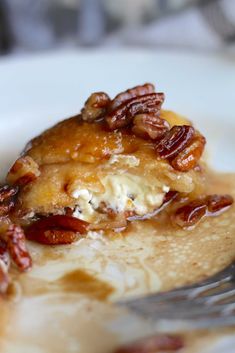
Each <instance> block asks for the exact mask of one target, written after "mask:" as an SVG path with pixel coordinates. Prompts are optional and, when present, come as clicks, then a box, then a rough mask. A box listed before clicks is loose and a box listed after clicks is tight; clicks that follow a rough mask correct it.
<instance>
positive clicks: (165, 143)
mask: <svg viewBox="0 0 235 353" xmlns="http://www.w3.org/2000/svg"><path fill="white" fill-rule="evenodd" d="M194 134H195V129H194V128H193V127H192V126H188V125H182V126H177V125H176V126H173V127H172V128H171V130H170V131H169V132H167V133H166V135H165V137H164V138H163V139H162V140H161V141H160V142H159V143H158V144H157V146H156V152H157V154H158V155H159V157H160V158H162V159H168V158H174V157H175V156H177V155H178V154H179V153H180V152H181V151H183V149H184V148H185V147H186V146H187V145H188V143H189V142H190V141H191V140H192V139H193V137H194Z"/></svg>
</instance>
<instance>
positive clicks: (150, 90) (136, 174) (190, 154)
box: [0, 83, 233, 292]
mask: <svg viewBox="0 0 235 353" xmlns="http://www.w3.org/2000/svg"><path fill="white" fill-rule="evenodd" d="M164 99H165V96H164V94H163V93H156V92H155V88H154V86H153V85H152V84H149V83H147V84H144V85H140V86H137V87H134V88H132V89H129V90H127V91H125V92H122V93H120V94H118V95H117V96H116V97H115V98H114V99H111V98H110V97H109V96H108V95H107V94H106V93H104V92H96V93H93V94H92V95H91V96H90V97H89V98H88V100H87V101H86V102H85V105H84V107H83V108H82V110H81V113H80V114H78V115H77V116H74V117H72V118H70V119H67V120H64V121H62V122H60V123H59V124H57V125H56V126H54V127H52V128H51V129H49V130H47V131H45V132H44V133H42V134H41V135H40V136H38V137H36V138H34V139H33V140H32V141H31V142H30V143H29V144H28V145H27V146H26V148H25V150H24V152H23V153H22V155H21V157H20V158H19V159H18V160H17V161H16V162H15V163H14V165H13V166H12V168H11V169H10V171H9V173H8V175H7V178H6V185H3V186H2V187H1V189H0V216H1V244H0V249H1V262H0V263H1V272H2V274H1V276H2V280H1V281H0V283H3V285H2V289H1V292H4V291H6V288H7V283H8V282H7V272H8V268H9V261H8V258H7V257H8V254H10V255H11V258H12V260H13V261H14V262H15V263H16V264H17V266H18V268H19V269H20V270H22V271H25V270H27V269H28V268H30V267H31V257H30V254H29V253H28V251H27V249H26V246H25V234H26V237H27V238H28V239H29V240H33V241H36V242H39V243H42V244H46V245H59V244H71V243H73V242H75V241H77V240H78V239H80V238H81V237H84V236H86V234H88V233H89V232H90V231H102V232H103V233H104V234H105V232H107V234H108V232H109V231H113V230H115V231H116V232H120V231H122V230H123V231H124V230H125V229H128V227H129V226H130V224H131V223H135V222H137V221H143V220H146V219H152V218H156V219H157V218H158V217H160V216H161V214H162V213H164V214H165V215H166V217H165V219H164V223H171V224H173V227H176V228H177V227H180V228H186V229H191V228H192V227H195V225H196V224H197V223H198V222H199V221H200V220H201V219H202V218H204V217H206V216H216V215H219V214H220V213H222V212H224V211H225V210H227V209H228V208H229V207H230V206H231V205H232V203H233V199H232V197H231V196H229V195H217V194H212V195H208V194H207V193H206V191H207V187H208V183H210V180H209V179H210V178H209V174H208V172H207V168H206V165H205V161H204V160H203V152H204V147H205V144H206V139H205V137H204V136H203V135H202V134H201V133H200V132H199V131H198V130H196V129H195V127H193V125H192V123H191V122H190V121H188V120H187V119H185V118H184V117H182V116H180V115H177V114H175V113H173V112H171V111H166V110H163V109H162V105H163V102H164ZM159 219H161V217H160V218H159ZM6 258H7V259H6Z"/></svg>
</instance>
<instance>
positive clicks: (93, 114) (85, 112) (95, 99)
mask: <svg viewBox="0 0 235 353" xmlns="http://www.w3.org/2000/svg"><path fill="white" fill-rule="evenodd" d="M109 102H110V98H109V96H108V95H107V94H106V93H104V92H95V93H92V94H91V95H90V97H89V98H88V99H87V101H86V103H85V105H84V108H83V109H82V110H81V114H82V119H83V120H84V121H88V122H93V121H95V120H97V119H100V118H101V117H103V116H104V114H105V113H106V110H107V107H108V104H109Z"/></svg>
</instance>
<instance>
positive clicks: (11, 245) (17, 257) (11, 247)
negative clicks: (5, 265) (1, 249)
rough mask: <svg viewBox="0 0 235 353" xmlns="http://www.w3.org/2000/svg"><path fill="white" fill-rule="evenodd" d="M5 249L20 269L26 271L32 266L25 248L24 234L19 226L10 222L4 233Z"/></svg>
mask: <svg viewBox="0 0 235 353" xmlns="http://www.w3.org/2000/svg"><path fill="white" fill-rule="evenodd" d="M6 237H7V238H6V239H7V249H8V251H9V254H10V256H11V258H12V260H13V261H14V262H15V264H16V265H17V266H18V268H19V270H20V271H26V270H28V269H29V268H31V266H32V259H31V256H30V254H29V252H28V250H27V248H26V242H25V234H24V231H23V229H22V228H21V227H20V226H17V225H15V224H11V225H10V226H9V228H8V230H7V233H6Z"/></svg>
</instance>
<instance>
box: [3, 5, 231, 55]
mask: <svg viewBox="0 0 235 353" xmlns="http://www.w3.org/2000/svg"><path fill="white" fill-rule="evenodd" d="M75 47H76V48H83V47H112V48H113V47H148V48H159V47H168V48H169V47H174V48H175V47H178V48H188V49H191V50H218V49H219V50H225V49H232V50H234V48H235V0H200V1H197V0H0V55H7V54H11V55H14V54H15V55H19V54H22V53H29V52H36V51H46V50H52V49H63V48H75Z"/></svg>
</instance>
